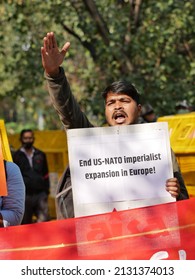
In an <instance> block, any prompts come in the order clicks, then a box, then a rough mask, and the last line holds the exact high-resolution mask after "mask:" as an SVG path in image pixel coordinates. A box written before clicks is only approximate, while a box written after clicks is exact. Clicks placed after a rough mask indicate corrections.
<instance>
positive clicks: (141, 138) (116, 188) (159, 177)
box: [67, 122, 175, 217]
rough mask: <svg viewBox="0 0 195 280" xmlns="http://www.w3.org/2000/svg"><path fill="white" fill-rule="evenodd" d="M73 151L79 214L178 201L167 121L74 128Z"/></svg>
mask: <svg viewBox="0 0 195 280" xmlns="http://www.w3.org/2000/svg"><path fill="white" fill-rule="evenodd" d="M67 137H68V153H69V163H70V170H71V180H72V188H73V201H74V210H75V216H76V217H79V216H86V215H93V214H100V213H105V212H110V211H113V210H124V209H130V208H136V207H142V206H147V205H155V204H159V203H166V202H172V201H175V199H173V198H172V197H171V195H170V194H169V193H168V192H167V191H166V190H165V182H166V180H167V179H168V178H172V177H173V170H172V161H171V150H170V141H169V133H168V125H167V123H166V122H159V123H158V122H156V123H151V124H138V125H127V126H112V127H101V128H83V129H71V130H68V131H67Z"/></svg>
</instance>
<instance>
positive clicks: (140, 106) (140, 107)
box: [137, 104, 142, 117]
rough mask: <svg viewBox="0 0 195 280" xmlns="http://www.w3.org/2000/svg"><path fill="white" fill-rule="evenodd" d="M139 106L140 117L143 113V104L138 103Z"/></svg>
mask: <svg viewBox="0 0 195 280" xmlns="http://www.w3.org/2000/svg"><path fill="white" fill-rule="evenodd" d="M137 107H138V112H139V117H140V116H141V113H142V105H141V104H138V105H137Z"/></svg>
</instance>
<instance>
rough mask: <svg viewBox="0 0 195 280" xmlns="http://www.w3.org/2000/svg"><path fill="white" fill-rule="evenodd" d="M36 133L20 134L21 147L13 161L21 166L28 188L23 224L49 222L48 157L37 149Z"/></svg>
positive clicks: (27, 131)
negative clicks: (35, 142) (35, 145)
mask: <svg viewBox="0 0 195 280" xmlns="http://www.w3.org/2000/svg"><path fill="white" fill-rule="evenodd" d="M34 140H35V138H34V133H33V131H32V130H31V129H23V130H22V131H21V133H20V142H21V144H22V145H21V147H20V148H19V149H18V150H17V151H16V152H15V153H14V155H13V161H14V162H15V163H16V164H17V165H18V166H19V168H20V170H21V173H22V176H23V179H24V183H25V188H26V200H25V213H24V217H23V220H22V224H31V223H32V222H33V221H34V219H33V217H35V218H36V220H35V221H36V222H44V221H48V220H49V209H48V194H49V186H50V183H49V173H48V164H47V159H46V155H45V153H44V152H43V151H41V150H39V149H37V148H35V147H34V146H33V144H34Z"/></svg>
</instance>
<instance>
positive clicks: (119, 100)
mask: <svg viewBox="0 0 195 280" xmlns="http://www.w3.org/2000/svg"><path fill="white" fill-rule="evenodd" d="M140 113H141V105H140V104H139V105H137V103H136V102H135V100H134V99H132V98H131V97H130V96H128V95H126V94H123V93H118V94H117V93H112V92H109V93H108V94H107V97H106V105H105V116H106V120H107V123H108V124H109V125H110V126H114V125H128V124H136V123H137V121H138V117H139V115H140Z"/></svg>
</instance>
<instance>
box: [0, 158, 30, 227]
mask: <svg viewBox="0 0 195 280" xmlns="http://www.w3.org/2000/svg"><path fill="white" fill-rule="evenodd" d="M4 166H5V173H6V182H7V191H8V194H7V196H0V228H1V227H8V226H17V225H20V224H21V222H22V218H23V215H24V203H25V185H24V181H23V178H22V174H21V172H20V169H19V167H18V166H17V165H16V164H15V163H13V162H11V161H5V165H4ZM3 172H4V171H3Z"/></svg>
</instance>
